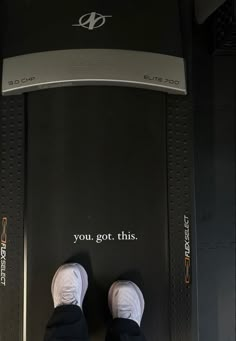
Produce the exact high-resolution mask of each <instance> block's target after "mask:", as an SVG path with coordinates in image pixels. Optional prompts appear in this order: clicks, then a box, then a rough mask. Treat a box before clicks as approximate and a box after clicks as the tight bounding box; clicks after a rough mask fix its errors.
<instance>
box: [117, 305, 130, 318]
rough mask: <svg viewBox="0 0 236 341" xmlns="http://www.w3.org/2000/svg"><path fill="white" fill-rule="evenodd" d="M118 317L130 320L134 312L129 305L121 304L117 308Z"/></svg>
mask: <svg viewBox="0 0 236 341" xmlns="http://www.w3.org/2000/svg"><path fill="white" fill-rule="evenodd" d="M117 315H118V316H122V317H123V318H126V319H129V318H130V317H131V316H132V310H131V309H130V306H129V305H128V304H119V305H118V306H117Z"/></svg>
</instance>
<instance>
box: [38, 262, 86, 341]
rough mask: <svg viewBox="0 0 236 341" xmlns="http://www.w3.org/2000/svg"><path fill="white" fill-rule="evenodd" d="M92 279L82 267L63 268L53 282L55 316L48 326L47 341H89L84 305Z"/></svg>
mask: <svg viewBox="0 0 236 341" xmlns="http://www.w3.org/2000/svg"><path fill="white" fill-rule="evenodd" d="M87 288H88V277H87V273H86V271H85V270H84V268H83V267H82V266H81V265H79V264H74V263H73V264H65V265H62V266H61V267H60V268H59V269H58V270H57V272H56V274H55V276H54V278H53V281H52V296H53V301H54V308H55V310H54V313H53V315H52V317H51V319H50V321H49V322H48V324H47V327H46V333H45V337H44V341H59V340H65V341H87V340H88V328H87V323H86V320H85V318H84V315H83V312H82V304H83V299H84V296H85V293H86V291H87Z"/></svg>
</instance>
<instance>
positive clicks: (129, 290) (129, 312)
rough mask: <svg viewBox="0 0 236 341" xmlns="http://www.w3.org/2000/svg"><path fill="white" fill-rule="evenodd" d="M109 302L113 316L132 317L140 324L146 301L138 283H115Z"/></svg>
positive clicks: (111, 289) (109, 295)
mask: <svg viewBox="0 0 236 341" xmlns="http://www.w3.org/2000/svg"><path fill="white" fill-rule="evenodd" d="M108 304H109V308H110V311H111V314H112V317H113V318H125V319H130V320H133V321H135V322H137V323H138V325H139V326H140V323H141V320H142V316H143V312H144V305H145V302H144V298H143V294H142V292H141V290H140V289H139V287H138V286H137V285H136V284H134V283H133V282H131V281H117V282H115V283H113V284H112V286H111V288H110V290H109V293H108Z"/></svg>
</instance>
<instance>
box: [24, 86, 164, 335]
mask: <svg viewBox="0 0 236 341" xmlns="http://www.w3.org/2000/svg"><path fill="white" fill-rule="evenodd" d="M88 99H89V100H88ZM124 104H125V105H124ZM27 112H28V143H27V146H28V147H27V149H28V158H27V160H28V166H27V174H28V178H27V213H26V216H27V243H28V246H29V247H28V252H27V259H28V281H27V284H28V290H27V301H28V303H27V310H28V313H27V315H28V319H27V325H28V328H27V331H28V337H27V339H28V340H33V339H34V340H35V341H40V340H42V337H43V332H44V327H45V325H46V323H47V320H48V318H49V316H50V314H51V313H52V299H51V292H50V285H51V280H52V276H53V274H54V272H55V270H56V269H57V267H59V266H60V264H62V263H64V262H66V261H69V260H73V261H75V262H76V261H77V262H80V263H81V262H82V263H83V262H84V261H85V264H84V265H85V267H86V269H88V270H90V267H91V269H92V272H91V273H89V282H90V284H91V287H90V289H89V291H88V299H87V305H86V307H87V308H86V310H85V313H86V317H87V319H88V322H89V326H90V327H91V331H92V340H100V339H99V337H100V332H101V331H102V332H104V330H105V329H104V324H105V321H106V320H107V291H108V289H109V286H110V285H111V284H112V282H113V281H114V280H116V279H118V278H126V279H131V280H134V281H136V282H137V283H138V284H139V285H140V287H141V288H142V290H143V292H144V294H145V299H146V302H147V304H146V310H145V316H144V320H143V329H144V332H145V334H146V335H147V338H148V340H150V341H155V340H156V335H158V336H159V338H160V339H164V340H169V325H168V321H169V318H168V309H169V307H168V302H169V286H168V282H169V265H168V264H169V259H168V227H167V194H166V193H167V181H166V153H165V149H166V143H165V141H166V134H165V131H166V120H165V112H166V103H165V96H164V95H163V94H158V93H156V92H150V91H145V90H133V89H128V88H126V89H125V88H119V89H117V88H114V87H100V88H98V87H94V88H88V87H85V88H73V89H60V90H50V91H43V92H39V93H34V94H30V95H29V96H28V101H27ZM107 238H108V239H107ZM92 239H93V240H92ZM75 242H76V243H75ZM84 258H85V259H84ZM86 260H87V262H89V264H90V266H89V267H88V265H87V263H86ZM93 282H94V283H93ZM42 295H43V300H42ZM36 307H40V308H39V309H36ZM106 322H107V321H106Z"/></svg>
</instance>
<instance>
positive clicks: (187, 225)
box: [184, 215, 191, 284]
mask: <svg viewBox="0 0 236 341" xmlns="http://www.w3.org/2000/svg"><path fill="white" fill-rule="evenodd" d="M184 236H185V238H184V239H185V283H186V284H190V281H191V274H190V265H191V248H190V220H189V217H188V216H187V215H184Z"/></svg>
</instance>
